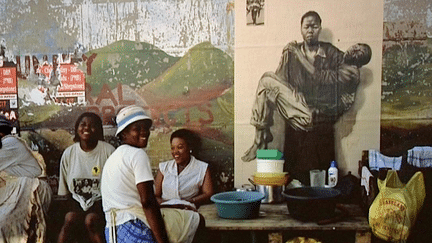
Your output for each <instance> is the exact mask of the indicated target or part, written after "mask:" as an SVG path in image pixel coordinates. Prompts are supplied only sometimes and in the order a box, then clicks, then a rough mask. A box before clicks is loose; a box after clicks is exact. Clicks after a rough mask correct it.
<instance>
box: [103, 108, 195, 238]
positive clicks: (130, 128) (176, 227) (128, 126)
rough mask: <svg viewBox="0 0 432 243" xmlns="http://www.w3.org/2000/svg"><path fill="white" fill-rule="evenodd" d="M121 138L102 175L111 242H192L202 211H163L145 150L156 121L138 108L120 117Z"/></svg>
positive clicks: (104, 202) (107, 232) (122, 112)
mask: <svg viewBox="0 0 432 243" xmlns="http://www.w3.org/2000/svg"><path fill="white" fill-rule="evenodd" d="M116 122H117V125H118V128H117V132H116V136H118V137H119V138H120V140H121V142H122V145H120V146H119V147H118V148H117V149H116V151H115V152H114V153H113V154H112V155H111V156H110V157H109V158H108V160H107V162H106V164H105V168H104V170H103V173H102V184H101V186H102V203H103V208H104V211H105V217H106V220H107V227H106V228H105V235H106V238H107V241H109V242H124V243H126V242H158V243H161V242H168V240H169V242H191V241H192V239H193V236H194V234H195V231H196V230H197V228H198V224H199V215H198V213H197V212H193V211H189V210H179V209H171V208H169V209H162V210H161V209H160V208H159V204H158V202H157V200H156V197H155V194H154V191H153V174H152V171H151V167H150V159H149V158H148V156H147V154H146V152H145V151H144V148H145V147H147V142H148V139H149V136H150V127H151V125H152V120H151V119H150V117H149V116H147V115H146V113H145V111H144V109H143V108H141V107H139V106H135V105H132V106H127V107H125V108H123V109H121V110H120V112H119V113H118V114H117V117H116Z"/></svg>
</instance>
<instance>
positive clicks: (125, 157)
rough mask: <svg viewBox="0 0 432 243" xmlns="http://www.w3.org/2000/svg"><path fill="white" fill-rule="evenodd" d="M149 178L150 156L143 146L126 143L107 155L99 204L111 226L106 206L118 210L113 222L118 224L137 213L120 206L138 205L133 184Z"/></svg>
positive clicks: (134, 216) (150, 173) (137, 197)
mask: <svg viewBox="0 0 432 243" xmlns="http://www.w3.org/2000/svg"><path fill="white" fill-rule="evenodd" d="M146 181H153V174H152V170H151V167H150V159H149V158H148V156H147V154H146V152H145V151H144V149H140V148H136V147H133V146H130V145H127V144H124V145H121V146H119V147H118V148H117V149H116V151H114V153H113V154H112V155H111V156H110V157H109V158H108V160H107V162H106V164H105V167H104V169H103V172H102V182H101V192H102V206H103V209H104V211H105V215H106V219H107V227H110V226H111V224H112V223H111V221H110V220H109V219H110V216H109V212H110V210H119V211H118V212H117V214H116V220H115V224H116V225H120V224H123V223H125V222H127V221H129V220H132V219H136V218H137V216H136V215H134V214H132V213H130V212H128V211H124V209H128V208H133V207H138V208H141V209H142V205H141V201H140V195H139V193H138V189H137V186H136V185H137V184H138V183H141V182H146Z"/></svg>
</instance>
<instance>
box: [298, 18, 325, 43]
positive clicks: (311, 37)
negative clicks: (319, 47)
mask: <svg viewBox="0 0 432 243" xmlns="http://www.w3.org/2000/svg"><path fill="white" fill-rule="evenodd" d="M320 32H321V23H320V22H319V21H318V19H317V18H316V17H314V16H307V17H305V18H304V19H303V22H302V24H301V34H302V36H303V40H304V41H305V42H306V43H307V44H308V45H314V44H316V43H318V37H319V34H320Z"/></svg>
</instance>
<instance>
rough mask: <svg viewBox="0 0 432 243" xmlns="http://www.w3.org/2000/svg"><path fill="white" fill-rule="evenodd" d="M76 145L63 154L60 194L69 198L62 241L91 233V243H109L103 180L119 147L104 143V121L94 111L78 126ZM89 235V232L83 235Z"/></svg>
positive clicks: (62, 230)
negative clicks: (110, 160)
mask: <svg viewBox="0 0 432 243" xmlns="http://www.w3.org/2000/svg"><path fill="white" fill-rule="evenodd" d="M74 141H75V143H74V144H73V145H71V146H69V147H68V148H66V150H65V151H64V152H63V155H62V158H61V163H60V179H59V190H58V195H67V204H66V205H65V206H66V207H67V208H68V210H69V212H68V213H67V214H66V216H65V220H64V224H63V227H62V229H61V231H60V234H59V237H58V242H67V241H71V240H73V239H74V238H75V237H82V236H83V235H84V234H77V233H76V231H77V230H82V231H84V226H85V228H86V231H87V232H88V233H89V239H90V240H91V242H105V239H104V234H103V228H104V225H105V221H104V220H105V217H104V213H103V210H102V201H101V192H100V186H99V185H100V178H101V172H102V169H103V167H104V165H105V162H106V160H107V159H108V157H109V156H110V155H111V153H112V152H114V150H115V148H114V147H113V146H112V145H111V144H109V143H106V142H104V141H103V128H102V120H101V118H100V117H99V116H98V115H96V114H94V113H91V112H85V113H83V114H81V115H80V116H79V117H78V119H77V120H76V123H75V137H74ZM83 233H85V231H84V232H83Z"/></svg>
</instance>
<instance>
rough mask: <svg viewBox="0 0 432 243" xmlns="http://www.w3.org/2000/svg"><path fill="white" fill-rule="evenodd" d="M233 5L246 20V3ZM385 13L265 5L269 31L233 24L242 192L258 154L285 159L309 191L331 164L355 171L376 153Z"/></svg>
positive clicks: (311, 4)
mask: <svg viewBox="0 0 432 243" xmlns="http://www.w3.org/2000/svg"><path fill="white" fill-rule="evenodd" d="M236 3H238V4H237V5H236V9H237V12H236V16H244V14H243V12H242V10H243V9H245V10H243V11H245V12H244V13H245V14H247V11H248V6H250V1H247V2H244V1H242V2H240V1H238V2H236ZM240 4H242V5H240ZM243 6H244V7H243ZM382 6H383V2H380V1H379V2H376V1H371V0H363V1H354V0H353V1H349V2H348V3H347V2H344V4H340V2H337V1H331V0H329V1H300V2H299V1H297V2H292V1H278V2H271V1H266V2H265V19H264V23H265V24H264V25H262V26H259V28H258V27H257V28H253V27H251V25H250V24H249V22H248V21H249V20H248V19H246V20H244V19H242V18H238V19H237V21H236V60H235V64H236V94H235V96H236V98H237V101H238V100H241V101H242V102H236V106H235V114H236V120H235V124H236V126H235V134H236V136H235V138H236V140H235V143H236V146H235V168H236V169H235V172H236V174H235V185H236V186H240V185H242V184H243V183H247V182H248V180H247V179H248V178H251V176H252V175H253V174H254V172H256V169H257V166H256V152H257V150H258V149H278V150H279V151H281V152H283V154H284V160H285V164H284V167H285V168H284V171H288V172H290V173H291V175H292V177H293V178H294V179H298V180H300V181H301V182H302V183H303V184H309V170H312V169H327V168H328V167H329V166H330V162H331V161H332V160H336V161H337V162H338V167H339V169H340V171H341V174H342V175H343V174H344V173H347V172H348V171H351V172H352V173H353V174H357V171H358V160H359V159H360V158H361V151H362V150H364V149H369V148H378V147H379V115H380V114H379V108H378V107H379V102H380V99H379V93H380V76H381V48H382V14H383V12H382Z"/></svg>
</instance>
